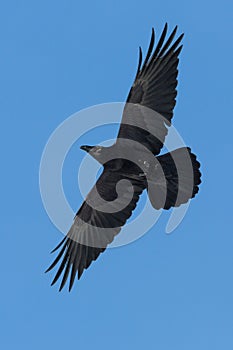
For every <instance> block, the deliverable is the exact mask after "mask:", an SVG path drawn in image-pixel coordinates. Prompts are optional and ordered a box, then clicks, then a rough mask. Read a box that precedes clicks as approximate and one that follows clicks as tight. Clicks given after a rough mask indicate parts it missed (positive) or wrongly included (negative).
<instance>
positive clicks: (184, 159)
mask: <svg viewBox="0 0 233 350" xmlns="http://www.w3.org/2000/svg"><path fill="white" fill-rule="evenodd" d="M157 161H158V165H159V166H157V167H156V170H155V172H154V174H153V178H152V177H150V178H149V180H148V189H147V190H148V195H149V198H150V201H151V204H152V206H153V207H154V208H155V209H161V208H163V209H170V208H171V207H178V206H180V205H181V204H184V203H186V202H187V201H188V200H189V199H191V198H193V197H194V196H195V195H196V194H197V192H198V190H199V187H198V186H199V185H200V183H201V172H200V163H199V162H198V161H197V158H196V156H195V154H193V153H192V152H191V149H190V148H189V147H182V148H179V149H177V150H175V151H172V152H169V153H166V154H164V155H161V156H158V157H157Z"/></svg>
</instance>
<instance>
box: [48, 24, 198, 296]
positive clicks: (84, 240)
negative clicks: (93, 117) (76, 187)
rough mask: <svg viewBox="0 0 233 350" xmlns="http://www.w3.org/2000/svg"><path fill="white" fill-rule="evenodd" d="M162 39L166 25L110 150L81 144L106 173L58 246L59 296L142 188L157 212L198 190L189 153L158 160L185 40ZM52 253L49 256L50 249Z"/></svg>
mask: <svg viewBox="0 0 233 350" xmlns="http://www.w3.org/2000/svg"><path fill="white" fill-rule="evenodd" d="M176 30H177V27H176V28H175V29H174V30H173V32H172V33H171V35H170V36H169V37H168V39H167V41H165V37H166V34H167V24H166V25H165V27H164V30H163V32H162V35H161V37H160V39H159V41H158V44H157V46H156V47H155V48H154V42H155V34H154V30H153V31H152V37H151V41H150V45H149V49H148V52H147V55H146V58H145V60H144V63H143V64H142V52H141V49H140V51H139V64H138V69H137V73H136V77H135V81H134V84H133V86H132V87H131V89H130V93H129V96H128V98H127V103H126V105H125V108H124V111H123V116H122V122H121V125H120V129H119V133H118V137H117V139H116V142H115V143H114V144H113V145H112V146H110V147H102V146H82V147H81V148H82V149H83V150H85V151H86V152H88V153H89V154H90V155H91V156H92V157H93V158H95V159H96V160H97V161H98V162H99V163H101V164H102V165H103V172H102V174H101V175H100V177H99V178H98V180H97V182H96V184H95V186H94V187H93V188H92V190H91V191H90V192H89V194H88V195H87V197H86V199H85V201H84V203H83V204H82V205H81V207H80V209H79V210H78V212H77V214H76V216H75V218H74V222H73V224H72V226H71V228H70V230H69V232H68V234H67V236H66V237H65V238H64V239H63V240H62V242H61V243H60V244H59V245H58V246H57V247H56V248H55V250H56V249H58V248H61V250H60V252H59V254H58V256H57V258H56V259H55V260H54V262H53V263H52V265H51V266H50V267H49V268H48V270H47V271H49V270H51V269H52V268H53V267H54V266H55V265H56V264H57V263H58V262H59V261H61V264H60V267H59V269H58V271H57V273H56V275H55V277H54V280H53V282H52V284H54V283H55V282H56V281H57V280H58V278H59V277H60V275H61V274H62V273H63V278H62V281H61V286H60V290H61V289H62V288H63V286H64V285H65V283H66V281H67V278H68V276H69V274H70V283H69V289H71V288H72V286H73V283H74V280H75V277H76V275H77V276H78V278H80V277H81V275H82V273H83V271H84V269H87V268H88V267H89V265H90V264H91V262H92V261H93V260H96V259H97V257H98V256H99V254H100V253H101V252H103V251H104V250H105V249H106V247H107V245H108V244H110V243H111V242H112V241H113V239H114V237H115V236H116V234H118V233H119V232H120V230H121V228H122V226H124V224H125V223H126V221H127V220H128V218H129V217H130V216H131V214H132V212H133V210H134V209H135V207H136V205H137V202H138V200H139V197H140V195H141V194H142V192H143V191H144V190H147V192H148V196H149V198H150V201H151V204H152V206H153V207H154V208H155V209H160V208H164V209H169V208H171V207H174V206H179V205H181V204H183V203H186V202H187V201H188V200H189V199H190V198H192V197H194V196H195V194H196V193H197V192H198V185H199V184H200V182H201V180H200V177H201V174H200V171H199V167H200V163H199V162H198V161H197V160H196V156H195V155H194V154H193V153H192V152H191V150H190V148H188V147H183V148H179V149H177V150H174V151H173V152H170V153H167V154H164V155H161V156H158V155H159V153H160V151H161V148H162V147H163V144H164V140H165V137H166V135H167V132H168V127H169V126H170V124H171V119H172V116H173V108H174V106H175V97H176V94H177V91H176V86H177V74H178V70H177V66H178V61H179V60H178V56H179V53H180V51H181V48H182V46H179V44H180V42H181V40H182V37H183V35H181V36H180V37H179V38H178V39H177V40H176V41H174V42H173V39H174V37H175V34H176ZM55 250H54V251H55Z"/></svg>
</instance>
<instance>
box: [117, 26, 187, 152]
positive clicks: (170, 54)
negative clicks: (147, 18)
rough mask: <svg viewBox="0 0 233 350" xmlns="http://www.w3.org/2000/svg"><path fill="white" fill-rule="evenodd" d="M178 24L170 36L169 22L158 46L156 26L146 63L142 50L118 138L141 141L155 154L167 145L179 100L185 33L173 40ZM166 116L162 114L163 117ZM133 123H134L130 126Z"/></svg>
mask: <svg viewBox="0 0 233 350" xmlns="http://www.w3.org/2000/svg"><path fill="white" fill-rule="evenodd" d="M176 31H177V26H176V27H175V29H174V30H173V31H172V33H171V34H170V36H169V37H168V39H167V40H165V39H166V35H167V24H166V25H165V27H164V29H163V32H162V35H161V37H160V39H159V41H158V43H157V45H156V47H155V48H154V46H155V32H154V29H152V36H151V40H150V45H149V48H148V52H147V55H146V58H145V60H144V63H143V64H142V50H141V48H140V49H139V63H138V69H137V73H136V77H135V81H134V83H133V86H132V87H131V90H130V92H129V95H128V98H127V101H126V106H125V108H124V112H123V117H122V121H121V125H120V130H119V134H118V138H126V139H130V140H133V141H137V142H139V143H141V144H143V145H144V146H146V147H147V148H148V149H149V150H150V151H151V152H152V153H153V154H154V155H157V154H159V152H160V150H161V148H162V147H163V143H164V139H165V136H166V135H167V126H169V125H170V122H171V119H172V116H173V109H174V106H175V103H176V95H177V91H176V86H177V74H178V69H177V66H178V62H179V59H178V56H179V53H180V51H181V49H182V45H180V46H179V44H180V42H181V40H182V38H183V34H182V35H180V36H179V37H178V39H177V40H175V41H174V40H173V39H174V37H175V34H176ZM155 112H156V113H155ZM161 116H162V117H161ZM129 124H130V125H129Z"/></svg>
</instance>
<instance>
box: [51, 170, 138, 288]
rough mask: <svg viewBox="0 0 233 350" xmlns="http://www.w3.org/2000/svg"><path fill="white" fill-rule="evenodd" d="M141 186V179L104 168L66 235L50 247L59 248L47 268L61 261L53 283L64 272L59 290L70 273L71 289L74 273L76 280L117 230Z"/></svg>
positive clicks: (128, 212)
mask: <svg viewBox="0 0 233 350" xmlns="http://www.w3.org/2000/svg"><path fill="white" fill-rule="evenodd" d="M117 186H118V187H117ZM144 189H145V186H144V184H143V182H140V179H139V180H137V179H129V178H128V177H127V176H125V175H124V174H120V173H118V172H116V171H109V170H106V169H104V171H103V173H102V174H101V176H100V178H99V179H98V181H97V183H96V185H95V186H94V187H93V188H92V190H91V191H90V193H89V194H88V196H87V198H86V200H85V202H84V203H83V204H82V206H81V208H80V209H79V211H78V212H77V214H76V216H75V218H74V222H73V225H72V226H71V228H70V230H69V232H68V234H67V236H66V237H65V238H64V239H63V240H62V241H61V242H60V243H59V245H58V246H57V247H56V248H55V249H54V250H53V252H54V251H55V250H57V249H59V248H61V249H60V252H59V254H58V255H57V257H56V259H55V260H54V262H53V263H52V264H51V266H50V267H49V268H48V269H47V271H50V270H51V269H52V268H53V267H55V265H57V264H58V262H60V267H59V268H58V271H57V273H56V275H55V277H54V279H53V281H52V285H53V284H54V283H55V282H56V281H57V280H58V279H59V277H60V276H61V275H62V273H63V278H62V281H61V285H60V289H59V290H61V289H62V288H63V287H64V285H65V283H66V281H67V278H68V277H69V274H70V282H69V290H71V288H72V286H73V283H74V280H75V277H76V275H78V279H79V278H80V277H81V275H82V273H83V271H84V269H87V268H88V267H89V266H90V264H91V262H92V261H93V260H96V259H97V257H98V256H99V255H100V253H102V252H103V251H104V250H105V249H106V247H107V245H108V244H109V243H111V242H112V241H113V239H114V237H115V235H116V234H117V233H119V232H120V230H121V227H122V226H123V225H124V224H125V222H126V220H127V219H128V218H129V217H130V216H131V214H132V211H133V210H134V208H135V207H136V204H137V201H138V199H139V196H140V194H141V193H142V191H143V190H144ZM117 190H118V191H117ZM47 271H46V272H47Z"/></svg>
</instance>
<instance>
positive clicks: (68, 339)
mask: <svg viewBox="0 0 233 350" xmlns="http://www.w3.org/2000/svg"><path fill="white" fill-rule="evenodd" d="M232 10H233V6H232V4H231V2H230V1H227V0H223V1H221V2H213V1H209V0H208V1H200V0H196V1H189V2H188V1H181V0H177V1H171V0H169V1H166V0H165V1H163V2H158V1H150V0H145V1H143V2H139V1H131V0H130V1H127V0H126V1H118V2H116V1H109V0H108V1H103V0H100V1H98V2H97V1H96V2H88V1H87V2H82V4H81V2H78V1H69V0H68V1H59V0H58V1H53V0H51V1H44V0H43V1H40V2H38V1H37V2H35V1H28V0H25V1H21V2H19V1H11V0H10V1H8V2H4V3H2V4H1V11H0V17H1V20H0V27H1V30H0V33H1V40H0V43H1V44H0V45H1V47H0V52H1V53H0V67H1V68H0V69H1V74H0V76H1V94H0V100H1V103H0V109H1V123H2V133H1V140H0V142H1V160H2V161H1V163H2V168H1V178H2V190H1V228H2V229H1V247H2V249H1V257H0V259H1V263H0V269H1V283H2V287H1V298H0V300H1V302H0V303H1V305H0V309H1V333H2V335H1V340H0V342H1V348H4V349H6V350H8V349H10V350H11V349H16V348H17V349H25V350H27V349H31V348H33V349H41V348H44V349H51V348H53V349H57V350H60V349H64V348H66V349H68V348H80V349H81V348H85V349H93V347H95V348H97V349H103V350H104V349H109V348H111V349H113V350H114V349H119V347H120V348H122V349H142V348H149V349H160V350H167V349H173V350H176V349H177V350H178V349H179V350H182V349H185V350H186V349H189V350H193V349H195V350H196V349H200V350H202V349H203V350H204V349H205V350H206V349H212V350H214V349H220V348H223V349H232V348H233V299H232V295H233V278H232V276H233V236H232V185H231V180H232V172H233V167H232V151H231V150H232V127H233V123H232V110H233V102H232V101H233V99H232V59H233V57H232V56H233V47H232V30H233V18H232V13H233V11H232ZM166 21H167V22H168V24H169V28H170V29H172V27H173V26H174V25H176V24H178V25H179V30H180V32H185V38H184V50H183V51H182V54H181V62H180V66H179V67H180V73H179V86H178V93H179V95H178V102H177V106H176V109H175V116H174V119H173V123H174V125H175V126H176V128H177V130H178V131H179V132H180V134H181V135H182V137H183V138H184V140H185V141H186V143H187V144H188V145H190V146H191V147H192V149H193V151H194V152H195V153H196V154H198V158H199V159H200V161H201V163H202V172H203V178H202V179H203V184H202V186H201V189H200V193H199V195H198V196H197V197H196V198H195V199H194V200H193V201H192V203H191V205H190V208H189V211H188V213H187V215H186V217H185V218H184V220H183V222H182V224H181V225H180V226H179V227H178V228H177V229H176V231H174V232H173V233H172V234H171V235H166V234H165V227H166V223H167V220H168V218H169V213H164V214H163V215H162V216H161V217H160V219H159V221H158V222H157V224H156V225H155V226H154V227H153V228H152V229H151V230H150V231H149V232H148V233H147V234H146V235H145V236H144V237H143V238H141V239H139V240H138V241H136V242H134V243H132V244H130V245H127V246H124V247H122V248H116V249H110V250H108V251H106V252H105V253H104V254H103V255H102V256H101V258H100V259H98V261H96V262H95V263H93V264H92V266H91V267H90V269H89V270H88V271H86V273H85V274H84V275H83V277H82V279H81V280H80V281H79V282H78V283H76V285H75V288H74V290H73V291H72V293H68V292H67V291H66V290H65V291H63V292H62V293H58V291H57V286H55V287H53V288H51V287H50V281H51V278H52V274H48V275H45V274H44V270H45V269H46V267H47V266H48V264H49V263H50V262H51V258H52V257H51V256H50V255H49V252H50V251H51V249H52V248H53V247H54V246H55V244H56V243H57V242H58V241H59V240H60V238H61V237H62V235H61V233H59V231H58V230H57V229H56V228H55V227H54V226H53V225H52V223H51V222H50V220H49V218H48V216H47V214H46V212H45V210H44V208H43V205H42V202H41V198H40V192H39V185H38V176H39V175H38V174H39V164H40V158H41V154H42V151H43V148H44V146H45V144H46V142H47V139H48V138H49V136H50V134H51V133H52V132H53V130H54V129H55V128H56V127H57V126H58V125H59V124H60V123H61V122H62V121H63V120H65V119H66V118H67V117H68V116H70V115H71V114H73V113H75V112H76V111H79V110H81V109H82V108H85V107H89V106H91V105H94V104H99V103H104V102H114V101H124V99H125V98H126V96H127V93H128V90H129V88H130V84H131V83H132V80H133V77H134V74H135V70H136V64H137V54H138V46H139V45H142V47H143V49H144V52H145V50H146V48H147V45H148V41H149V36H150V33H151V27H152V26H154V27H155V29H156V31H157V32H158V33H160V32H161V29H162V27H163V25H164V23H165V22H166ZM116 132H117V129H116V128H115V129H114V128H111V130H108V129H106V130H104V131H103V132H102V134H101V136H103V137H105V136H106V137H108V136H109V135H110V137H115V135H116ZM99 136H100V134H99V133H98V132H96V134H95V135H94V136H92V137H91V135H90V137H91V138H89V136H88V134H87V135H86V136H85V137H83V139H84V138H85V143H87V144H88V143H92V142H93V137H94V138H96V139H98V137H99ZM83 139H82V141H83ZM78 146H79V145H77V147H76V148H74V149H75V150H76V151H75V152H74V150H73V151H72V152H71V154H70V156H68V159H67V163H66V166H65V170H66V172H65V175H64V187H65V190H66V192H67V198H68V199H69V200H70V203H71V205H72V207H73V208H74V210H76V209H77V208H78V207H79V205H80V203H81V195H80V193H79V191H78V189H77V181H76V180H77V179H76V174H77V173H76V171H77V169H78V164H79V163H80V162H81V160H82V159H83V153H82V151H79V148H78ZM74 167H75V168H74ZM69 174H70V181H69Z"/></svg>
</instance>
